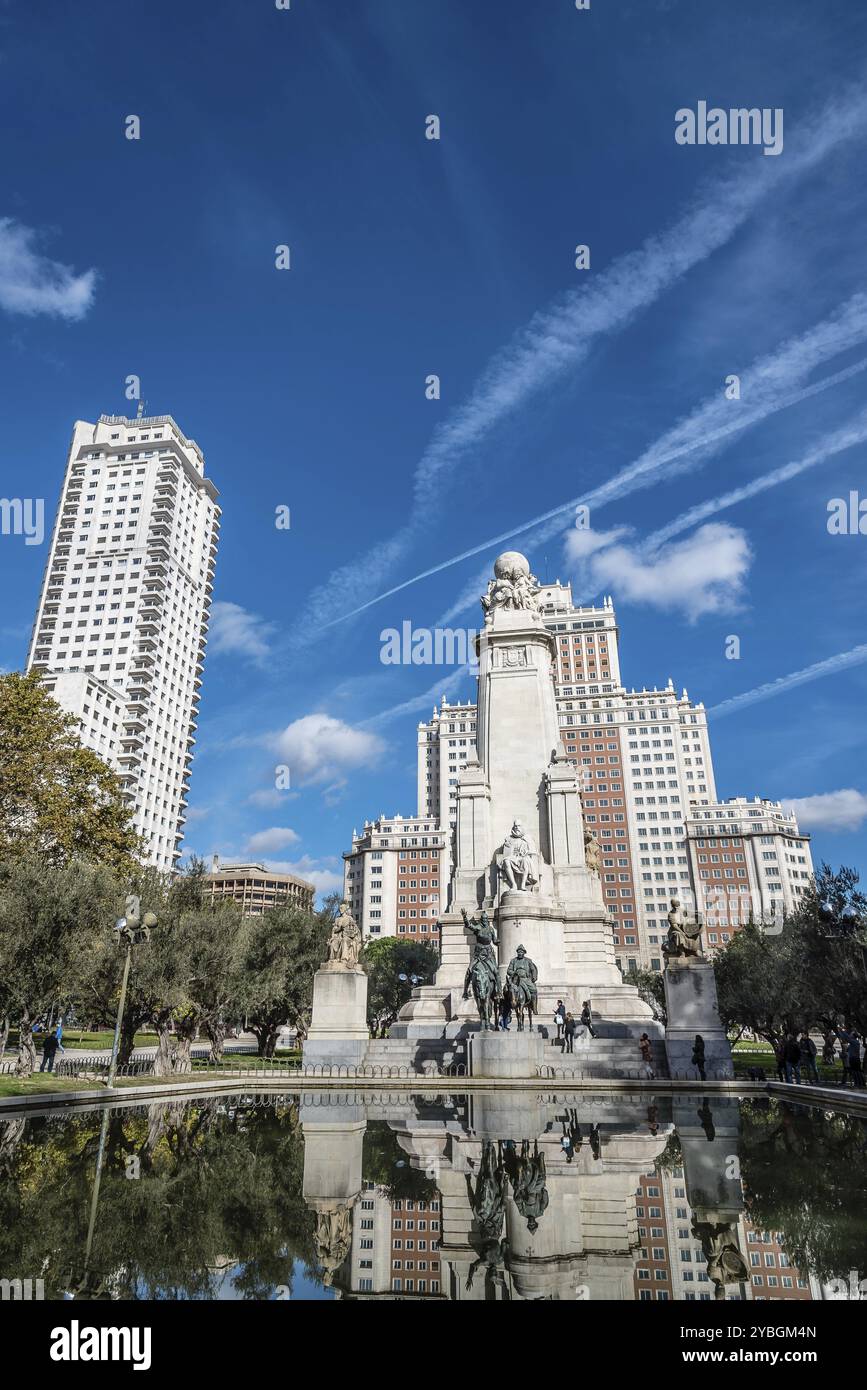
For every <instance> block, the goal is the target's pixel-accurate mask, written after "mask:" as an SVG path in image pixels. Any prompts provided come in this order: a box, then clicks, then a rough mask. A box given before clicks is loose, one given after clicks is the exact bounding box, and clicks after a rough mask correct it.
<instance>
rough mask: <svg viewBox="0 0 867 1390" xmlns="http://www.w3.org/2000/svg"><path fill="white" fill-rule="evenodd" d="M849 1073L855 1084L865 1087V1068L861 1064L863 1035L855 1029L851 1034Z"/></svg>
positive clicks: (848, 1049)
mask: <svg viewBox="0 0 867 1390" xmlns="http://www.w3.org/2000/svg"><path fill="white" fill-rule="evenodd" d="M847 1051H848V1053H849V1075H850V1076H851V1078H852V1085H853V1086H860V1087H861V1088H862V1089H863V1087H864V1068H863V1066H862V1065H861V1035H860V1033H857V1032H855V1030H854V1029H853V1030H852V1032H851V1033H850V1034H849V1044H848V1048H847Z"/></svg>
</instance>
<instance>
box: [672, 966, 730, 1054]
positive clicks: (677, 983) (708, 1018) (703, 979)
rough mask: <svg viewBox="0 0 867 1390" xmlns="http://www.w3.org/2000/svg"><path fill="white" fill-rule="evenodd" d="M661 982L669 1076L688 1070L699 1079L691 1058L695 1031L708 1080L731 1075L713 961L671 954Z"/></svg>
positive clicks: (728, 1047)
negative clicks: (662, 983) (702, 1053)
mask: <svg viewBox="0 0 867 1390" xmlns="http://www.w3.org/2000/svg"><path fill="white" fill-rule="evenodd" d="M663 982H664V985H665V1006H666V1011H667V1014H668V1023H667V1024H666V1029H665V1051H666V1055H667V1057H668V1067H669V1071H670V1072H671V1074H672V1076H675V1075H676V1074H677V1073H678V1072H681V1073H683V1072H688V1073H690V1075H693V1076H695V1078H696V1080H700V1077H699V1073H698V1068H697V1067H696V1066H695V1065H694V1063H693V1061H692V1054H693V1047H694V1045H695V1038H696V1034H697V1033H700V1034H701V1036H702V1037H703V1038H704V1058H705V1071H706V1075H707V1077H708V1079H709V1080H714V1079H716V1078H719V1077H729V1076H734V1066H733V1065H732V1052H731V1047H730V1046H729V1040H728V1038H727V1037H726V1033H725V1029H724V1028H723V1026H722V1022H721V1020H720V1016H719V1007H718V1003H717V993H716V980H715V978H714V973H713V964H712V962H711V961H709V960H706V959H705V958H704V957H703V956H679V957H674V956H670V957H669V959H668V963H667V964H666V967H665V972H664V974H663Z"/></svg>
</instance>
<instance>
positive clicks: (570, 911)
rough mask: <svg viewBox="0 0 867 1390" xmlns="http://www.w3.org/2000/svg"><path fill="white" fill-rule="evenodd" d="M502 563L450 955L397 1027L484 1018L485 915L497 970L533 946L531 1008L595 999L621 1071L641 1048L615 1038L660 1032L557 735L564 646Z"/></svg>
mask: <svg viewBox="0 0 867 1390" xmlns="http://www.w3.org/2000/svg"><path fill="white" fill-rule="evenodd" d="M494 570H495V578H494V579H493V580H491V582H490V584H489V588H488V594H487V596H486V597H485V598H484V599H483V600H482V603H483V607H484V609H485V627H484V630H483V632H482V633H481V634H480V636H479V638H478V641H477V646H478V653H479V690H478V724H477V756H476V758H475V759H471V760H470V761H468V762H467V763H466V765H465V766H464V768H463V770H462V772H461V774H460V777H459V781H458V787H457V828H456V837H455V847H454V866H453V870H452V879H451V885H450V894H449V908H448V911H447V912H446V913H445V915H444V916H443V917H442V918H441V933H442V963H441V966H440V969H439V970H438V972H437V976H436V981H435V983H434V984H432V985H428V986H422V987H421V988H419V989H416V990H415V991H414V992H413V996H412V999H411V1000H410V1002H409V1004H408V1005H407V1006H406V1007H405V1008H404V1010H403V1012H402V1014H401V1017H400V1020H399V1022H398V1023H397V1025H395V1028H394V1029H393V1030H392V1037H406V1038H419V1039H420V1038H425V1037H428V1038H440V1037H442V1036H443V1035H445V1036H454V1035H457V1034H459V1033H461V1032H465V1031H467V1029H468V1027H469V1026H475V1021H476V1019H477V1018H478V1012H477V1009H476V1005H475V1003H474V1001H473V999H472V998H469V999H468V998H465V994H466V993H467V992H468V990H467V983H468V981H467V971H468V967H469V966H470V965H471V962H472V960H473V958H474V955H478V948H477V947H476V945H475V942H474V940H473V936H474V935H475V934H476V933H477V932H478V930H479V928H480V927H481V928H482V929H483V930H484V929H485V920H489V921H490V923H491V925H492V927H493V929H494V931H495V933H496V935H497V937H498V958H499V972H500V979H501V981H502V980H503V978H504V976H505V972H506V968H507V966H508V964H509V962H510V961H512V960H513V959H514V958H515V956H516V953H517V950H518V947H519V946H524V947H525V948H526V951H527V954H528V956H529V958H530V959H531V960H532V961H533V962H534V963H535V966H536V968H537V971H538V997H537V1001H536V1012H538V1013H540V1014H541V1015H542V1016H543V1018H544V1019H545V1020H546V1022H547V1020H548V1019H550V1017H551V1016H552V1014H553V1012H554V1008H555V1005H556V1002H557V1000H558V999H560V998H562V999H568V1000H570V1001H576V1002H577V1007H578V1008H579V1009H580V1002H581V1001H582V1000H584V999H590V1000H591V1001H592V1007H593V1011H594V1017H598V1018H599V1019H600V1020H601V1025H600V1027H599V1029H598V1030H597V1031H598V1033H599V1034H600V1039H601V1043H600V1046H599V1047H598V1048H597V1049H596V1056H597V1059H599V1060H601V1057H602V1055H603V1054H605V1055H606V1057H607V1060H608V1062H609V1066H608V1074H611V1075H615V1074H616V1073H617V1064H616V1060H615V1058H616V1057H617V1055H618V1054H619V1055H620V1057H621V1058H623V1059H625V1060H624V1061H623V1062H622V1066H623V1067H624V1069H625V1068H628V1067H630V1066H631V1067H632V1069H633V1070H634V1069H635V1067H636V1065H637V1064H636V1056H635V1054H636V1052H637V1048H636V1047H634V1046H633V1047H631V1048H626V1049H623V1048H622V1047H621V1048H619V1049H612V1048H611V1047H610V1044H609V1045H607V1046H606V1044H605V1041H604V1040H605V1039H606V1038H608V1039H611V1038H616V1037H626V1036H633V1037H636V1038H637V1037H638V1036H639V1035H640V1034H641V1033H642V1032H647V1033H648V1034H649V1035H650V1037H651V1038H654V1039H658V1038H659V1037H660V1036H661V1029H660V1026H659V1025H658V1024H657V1023H655V1022H654V1021H653V1018H652V1014H651V1010H650V1008H649V1007H648V1005H647V1004H645V1003H644V1002H643V1001H642V1000H641V999H640V998H639V996H638V992H637V990H636V989H635V988H634V987H633V986H631V985H628V984H626V983H624V981H623V978H622V976H621V974H620V971H619V970H618V968H617V964H616V959H615V952H614V943H613V933H612V930H611V924H610V921H609V919H608V915H607V913H606V909H605V904H604V899H603V893H602V886H601V880H600V873H599V870H600V858H599V848H598V845H597V843H596V840H595V838H594V837H593V835H592V833H591V832H590V831H589V830H588V829H587V828H586V827H585V823H584V818H583V814H582V808H581V797H580V782H579V773H578V768H577V766H576V764H575V762H574V760H573V759H571V758H567V756H566V753H565V750H564V748H563V744H562V742H561V739H560V729H559V724H558V718H557V708H556V700H555V687H554V670H555V655H556V645H555V639H554V637H553V635H552V634H551V633H550V632H549V631H548V629H547V628H546V627H545V625H544V624H543V622H542V617H541V614H540V612H539V608H538V602H537V598H536V592H537V586H536V583H535V581H534V579H533V577H532V575H531V574H530V569H529V565H528V563H527V561H526V559H525V558H524V557H523V556H522V555H519V554H517V553H516V552H508V553H506V554H504V555H501V556H500V557H499V559H498V560H497V562H496V564H495V566H494ZM480 910H481V911H482V912H483V913H484V919H483V918H482V917H480V916H479V915H477V914H479V912H480ZM464 913H466V914H468V919H469V921H468V924H467V925H465V922H464V917H463V914H464ZM473 988H474V989H475V985H474V986H473ZM477 993H478V991H477ZM506 1038H507V1039H508V1035H506ZM487 1042H488V1043H493V1040H487ZM502 1045H503V1046H505V1047H508V1048H511V1051H513V1052H516V1056H515V1057H514V1058H511V1059H510V1063H509V1066H510V1067H511V1068H512V1070H509V1069H508V1067H507V1069H506V1070H505V1071H504V1072H501V1074H505V1075H509V1074H512V1075H518V1074H521V1073H520V1071H519V1070H517V1068H518V1067H519V1066H520V1061H519V1059H518V1057H517V1050H522V1051H523V1053H524V1054H525V1065H524V1068H523V1071H524V1074H528V1068H527V1063H529V1064H530V1067H529V1071H530V1073H532V1070H533V1067H532V1063H533V1061H534V1060H541V1055H542V1054H541V1039H540V1038H538V1036H533V1035H530V1034H525V1038H524V1043H523V1048H521V1046H520V1045H519V1044H518V1043H517V1040H516V1039H515V1037H514V1034H513V1035H512V1037H511V1039H509V1040H508V1041H505V1040H504V1042H503V1044H502ZM487 1050H490V1048H488V1049H487ZM537 1054H538V1055H537ZM477 1069H478V1068H477ZM489 1074H496V1073H489Z"/></svg>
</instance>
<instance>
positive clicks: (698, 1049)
mask: <svg viewBox="0 0 867 1390" xmlns="http://www.w3.org/2000/svg"><path fill="white" fill-rule="evenodd" d="M692 1065H693V1066H694V1067H698V1074H699V1076H700V1077H701V1079H702V1081H707V1076H706V1074H705V1069H704V1038H703V1037H702V1035H701V1033H696V1035H695V1042H694V1043H693V1045H692Z"/></svg>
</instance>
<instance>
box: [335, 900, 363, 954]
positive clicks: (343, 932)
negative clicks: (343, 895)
mask: <svg viewBox="0 0 867 1390" xmlns="http://www.w3.org/2000/svg"><path fill="white" fill-rule="evenodd" d="M361 946H362V939H361V929H360V927H359V926H358V923H357V922H356V920H355V918H354V917H353V915H352V913H351V912H350V911H349V903H341V904H340V912H339V913H338V915H337V916H336V917H335V919H334V925H333V927H332V928H331V936H330V937H329V939H328V961H327V964H328V965H329V966H330V967H331V969H332V970H357V969H358V957H359V956H360V954H361Z"/></svg>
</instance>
